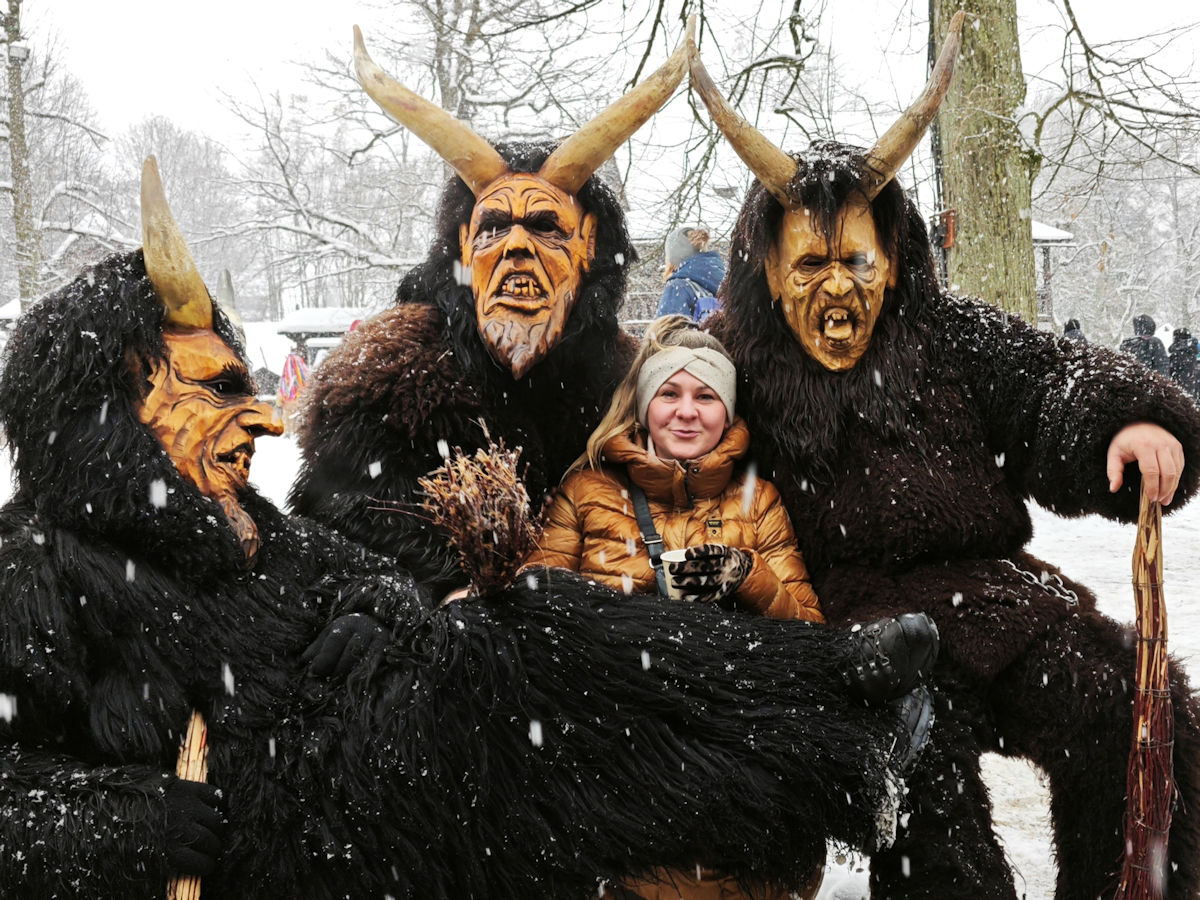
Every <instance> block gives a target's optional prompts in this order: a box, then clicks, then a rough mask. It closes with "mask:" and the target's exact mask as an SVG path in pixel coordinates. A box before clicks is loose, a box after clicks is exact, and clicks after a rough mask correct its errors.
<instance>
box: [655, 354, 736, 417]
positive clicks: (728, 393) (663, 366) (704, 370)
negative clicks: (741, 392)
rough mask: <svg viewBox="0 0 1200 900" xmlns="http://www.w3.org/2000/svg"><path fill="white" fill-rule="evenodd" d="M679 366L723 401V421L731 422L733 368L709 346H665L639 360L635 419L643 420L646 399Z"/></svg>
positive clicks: (734, 395)
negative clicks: (644, 359) (640, 362)
mask: <svg viewBox="0 0 1200 900" xmlns="http://www.w3.org/2000/svg"><path fill="white" fill-rule="evenodd" d="M681 369H682V370H683V371H684V372H687V373H688V374H689V375H691V376H692V377H693V378H698V379H700V380H701V381H703V382H704V383H705V384H707V385H708V386H709V387H710V388H712V389H713V390H714V391H716V394H717V396H718V397H720V398H721V402H722V403H724V404H725V422H726V424H728V423H730V422H732V421H733V409H734V405H735V404H736V403H737V369H735V368H734V365H733V363H732V362H730V361H729V359H728V358H727V357H726V356H725V354H723V353H721V352H720V351H719V350H714V349H712V348H711V347H669V348H667V349H666V350H660V351H658V353H655V354H654V355H653V356H651V357H650V358H649V359H647V360H646V361H645V362H644V363H642V369H641V371H640V372H638V380H637V414H638V421H639V422H641V423H642V424H643V425H645V424H646V410H648V409H649V408H650V401H651V400H653V399H654V395H655V394H657V393H658V389H659V388H660V387H662V386H663V383H664V382H665V381H667V379H669V378H670V377H671V376H672V375H674V374H675V373H676V372H678V371H680V370H681Z"/></svg>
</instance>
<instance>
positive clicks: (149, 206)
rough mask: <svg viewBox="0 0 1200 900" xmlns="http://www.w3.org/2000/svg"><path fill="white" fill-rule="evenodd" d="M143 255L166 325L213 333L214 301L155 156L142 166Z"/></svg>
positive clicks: (147, 159)
mask: <svg viewBox="0 0 1200 900" xmlns="http://www.w3.org/2000/svg"><path fill="white" fill-rule="evenodd" d="M142 255H143V256H144V257H145V258H146V275H147V276H149V278H150V284H152V285H153V286H154V291H155V293H157V294H158V297H159V299H160V300H162V302H163V306H165V307H166V308H167V318H166V324H167V325H174V326H177V327H180V328H209V329H211V328H212V321H213V309H212V297H210V296H209V293H208V288H207V287H205V285H204V279H203V278H201V277H200V270H199V269H197V268H196V263H195V261H194V260H193V259H192V253H191V251H190V250H188V246H187V243H186V242H185V241H184V240H183V233H182V232H181V231H180V230H179V226H178V225H176V224H175V217H174V216H172V215H171V208H170V207H169V206H167V195H166V193H165V192H164V191H163V186H162V179H161V178H159V176H158V161H157V160H156V159H155V158H154V157H153V156H148V157H146V162H145V163H143V164H142Z"/></svg>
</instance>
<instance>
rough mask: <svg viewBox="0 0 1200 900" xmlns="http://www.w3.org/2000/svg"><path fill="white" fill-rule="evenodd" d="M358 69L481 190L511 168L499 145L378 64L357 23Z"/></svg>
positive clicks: (370, 87) (372, 93)
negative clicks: (369, 54) (483, 136)
mask: <svg viewBox="0 0 1200 900" xmlns="http://www.w3.org/2000/svg"><path fill="white" fill-rule="evenodd" d="M354 70H355V72H357V73H358V83H359V84H361V85H362V88H363V90H364V91H366V92H367V95H368V96H369V97H370V98H371V99H372V100H374V101H375V102H376V103H378V104H379V106H380V107H381V108H382V109H383V111H384V112H386V113H387V114H388V115H389V116H391V117H392V118H393V119H395V120H396V121H397V122H399V123H400V124H401V125H403V126H404V127H405V128H407V129H408V130H409V131H411V132H412V133H413V134H415V135H416V136H417V137H419V138H420V139H421V140H423V141H424V142H425V143H426V144H428V145H429V146H430V147H431V148H432V149H433V150H434V152H436V153H437V155H438V156H440V157H441V158H442V159H444V160H445V161H446V163H447V164H448V165H449V166H450V167H451V168H452V169H454V171H455V172H457V173H458V175H459V177H460V178H462V180H463V181H465V182H466V183H467V187H469V188H470V189H471V193H473V194H474V195H475V196H476V197H478V196H479V192H480V191H481V190H483V189H484V188H485V187H487V186H488V185H489V184H491V183H492V182H493V181H495V180H496V179H497V178H499V177H500V176H501V175H507V174H508V172H509V168H508V163H506V162H505V161H504V158H503V157H502V156H501V155H500V154H499V153H498V152H496V148H495V147H493V146H492V145H491V144H489V143H488V142H487V141H486V140H484V139H483V138H481V137H480V136H479V135H477V134H476V133H475V132H474V131H472V130H471V126H469V125H467V124H466V123H465V122H461V121H459V120H458V119H456V118H454V116H452V115H450V113H448V112H446V111H445V110H444V109H442V108H441V107H439V106H435V105H434V104H432V103H430V102H429V101H428V100H426V99H425V98H424V97H418V96H417V95H416V94H414V93H413V92H412V91H410V90H409V89H408V88H406V87H405V86H404V85H402V84H401V83H400V82H398V81H396V79H394V78H392V77H391V76H390V75H388V74H387V73H385V72H384V71H383V69H381V68H379V66H377V65H375V62H374V60H372V59H371V57H370V56H368V55H367V48H366V46H365V45H364V44H363V39H362V32H361V31H360V30H359V28H358V26H357V25H355V26H354Z"/></svg>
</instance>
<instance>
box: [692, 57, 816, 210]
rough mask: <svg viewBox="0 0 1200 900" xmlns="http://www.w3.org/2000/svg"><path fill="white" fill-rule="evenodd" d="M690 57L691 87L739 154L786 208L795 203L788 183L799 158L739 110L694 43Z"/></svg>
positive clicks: (764, 185)
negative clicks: (750, 121) (782, 147)
mask: <svg viewBox="0 0 1200 900" xmlns="http://www.w3.org/2000/svg"><path fill="white" fill-rule="evenodd" d="M689 56H690V64H691V73H692V87H694V88H695V89H696V93H697V94H699V95H700V99H701V100H703V101H704V105H705V106H707V107H708V113H709V115H711V116H712V119H713V122H714V123H716V126H717V127H718V128H720V129H721V133H722V134H724V135H725V137H726V138H727V139H728V140H729V143H730V144H731V145H732V146H733V149H734V150H736V151H737V155H738V156H740V157H741V158H742V162H744V163H745V164H746V165H747V166H748V167H749V169H750V171H751V172H753V173H754V174H755V176H756V177H757V178H758V180H759V181H761V182H762V185H763V187H765V188H766V189H767V190H768V191H770V192H771V195H772V196H773V197H774V198H775V199H776V200H778V201H779V202H780V203H782V204H783V205H784V206H785V207H791V206H794V205H795V203H794V202H793V201H792V200H790V199H788V192H787V185H788V182H790V181H791V180H792V177H793V176H794V175H795V174H796V161H795V160H794V159H792V158H791V157H790V156H788V155H787V154H786V153H784V152H783V151H782V150H780V149H779V148H778V147H776V146H775V144H774V143H772V142H771V141H770V140H768V139H767V137H766V136H765V135H764V134H763V133H762V132H761V131H759V130H758V129H757V128H755V127H754V126H753V125H751V124H750V123H749V122H747V121H746V120H745V119H743V118H742V117H741V116H740V115H738V112H737V110H735V109H734V108H733V107H732V106H730V105H729V101H728V100H726V99H725V97H724V95H723V94H722V93H721V92H720V91H719V90H717V86H716V85H715V84H714V83H713V80H712V78H711V77H710V76H709V74H708V70H707V69H705V68H704V63H702V62H700V51H699V50H697V49H696V45H695V44H692V46H691V52H690V54H689Z"/></svg>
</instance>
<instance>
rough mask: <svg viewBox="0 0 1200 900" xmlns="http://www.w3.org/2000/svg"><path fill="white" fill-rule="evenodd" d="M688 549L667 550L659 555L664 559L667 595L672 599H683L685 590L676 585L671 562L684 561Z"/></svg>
mask: <svg viewBox="0 0 1200 900" xmlns="http://www.w3.org/2000/svg"><path fill="white" fill-rule="evenodd" d="M686 552H687V551H686V550H667V551H665V552H664V553H663V555H662V556H660V557H659V559H660V560H662V566H663V575H665V576H666V578H667V596H668V597H670V598H671V599H672V600H682V599H683V592H682V591H681V590H680V589H679V588H678V587H676V586H675V581H674V579H673V578H671V567H670V565H669V563H673V562H683V556H684V554H685V553H686Z"/></svg>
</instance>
